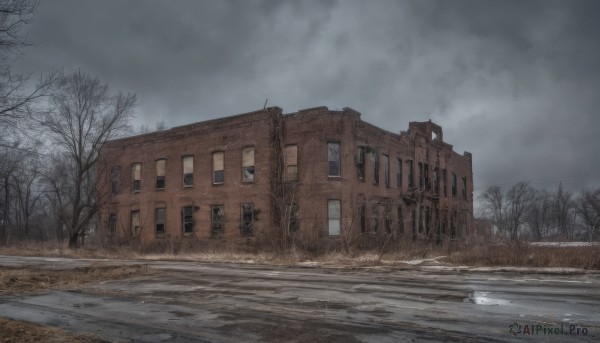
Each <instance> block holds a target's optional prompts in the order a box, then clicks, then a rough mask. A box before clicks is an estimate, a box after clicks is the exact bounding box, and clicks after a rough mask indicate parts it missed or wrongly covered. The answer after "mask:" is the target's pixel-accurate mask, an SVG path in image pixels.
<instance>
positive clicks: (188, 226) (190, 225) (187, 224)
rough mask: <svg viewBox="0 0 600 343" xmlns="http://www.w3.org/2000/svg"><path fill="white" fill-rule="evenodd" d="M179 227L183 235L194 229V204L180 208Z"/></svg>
mask: <svg viewBox="0 0 600 343" xmlns="http://www.w3.org/2000/svg"><path fill="white" fill-rule="evenodd" d="M181 227H182V228H183V234H184V235H189V234H191V233H192V232H193V231H194V206H185V207H184V208H182V209H181Z"/></svg>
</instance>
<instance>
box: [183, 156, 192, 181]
mask: <svg viewBox="0 0 600 343" xmlns="http://www.w3.org/2000/svg"><path fill="white" fill-rule="evenodd" d="M182 163H183V187H192V186H193V185H194V156H184V157H183V158H182Z"/></svg>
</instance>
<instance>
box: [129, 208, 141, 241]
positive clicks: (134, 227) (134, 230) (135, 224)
mask: <svg viewBox="0 0 600 343" xmlns="http://www.w3.org/2000/svg"><path fill="white" fill-rule="evenodd" d="M129 219H130V224H131V227H130V229H131V236H132V237H137V235H139V234H140V211H139V210H135V211H131V214H130V216H129Z"/></svg>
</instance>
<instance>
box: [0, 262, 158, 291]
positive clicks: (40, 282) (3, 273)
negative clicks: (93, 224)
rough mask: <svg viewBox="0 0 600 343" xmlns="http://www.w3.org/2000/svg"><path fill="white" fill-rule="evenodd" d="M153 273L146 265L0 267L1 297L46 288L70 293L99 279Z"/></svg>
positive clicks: (113, 278)
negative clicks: (62, 268)
mask: <svg viewBox="0 0 600 343" xmlns="http://www.w3.org/2000/svg"><path fill="white" fill-rule="evenodd" d="M150 273H155V271H152V270H150V269H149V268H148V267H146V266H141V265H135V266H124V267H119V266H99V265H92V266H90V267H82V268H74V269H66V270H48V269H35V268H10V267H0V294H2V293H4V294H22V293H31V292H35V291H40V290H47V289H62V290H72V289H78V288H79V287H80V286H81V285H83V284H86V283H89V282H94V281H101V280H116V279H122V278H127V277H131V276H137V275H147V274H150Z"/></svg>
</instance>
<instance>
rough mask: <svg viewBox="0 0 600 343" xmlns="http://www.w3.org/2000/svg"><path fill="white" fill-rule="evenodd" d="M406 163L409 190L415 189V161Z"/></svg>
mask: <svg viewBox="0 0 600 343" xmlns="http://www.w3.org/2000/svg"><path fill="white" fill-rule="evenodd" d="M406 163H408V188H414V187H415V174H414V168H413V161H412V160H408V161H406Z"/></svg>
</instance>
